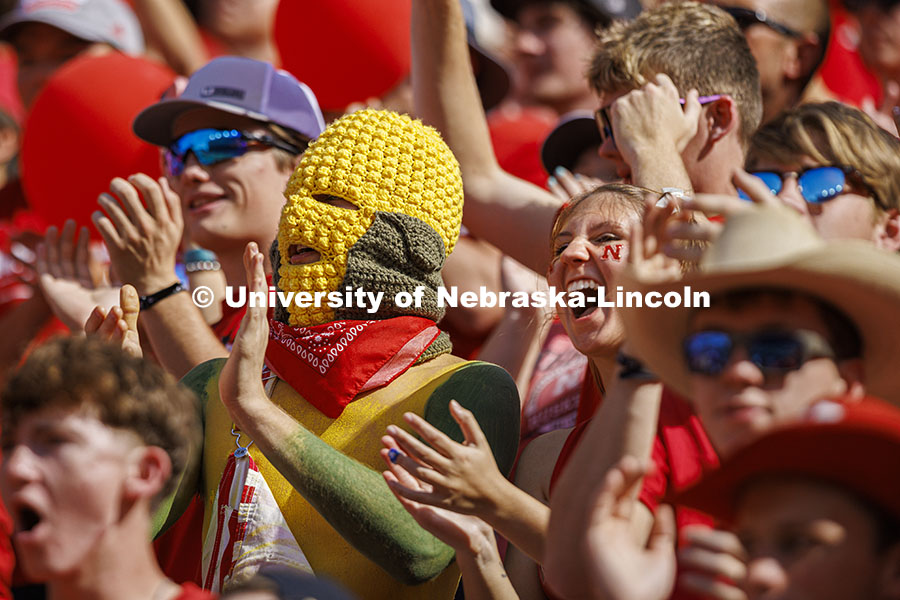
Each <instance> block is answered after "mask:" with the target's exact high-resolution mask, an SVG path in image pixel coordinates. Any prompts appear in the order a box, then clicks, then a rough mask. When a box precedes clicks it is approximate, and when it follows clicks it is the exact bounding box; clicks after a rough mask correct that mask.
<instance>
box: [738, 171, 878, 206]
mask: <svg viewBox="0 0 900 600" xmlns="http://www.w3.org/2000/svg"><path fill="white" fill-rule="evenodd" d="M751 175H753V176H754V177H757V178H758V179H761V180H762V182H763V183H765V184H766V185H767V186H768V187H769V191H770V192H772V194H774V195H776V196H777V195H778V193H779V192H781V188H782V187H783V186H784V178H785V177H786V176H789V175H790V176H796V177H797V186H798V187H799V188H800V194H801V195H802V196H803V199H804V200H806V201H807V202H809V203H810V204H821V203H823V202H828V201H829V200H831V199H833V198H836V197H837V196H840V195H841V194H844V193H846V192H848V191H850V190H849V188H848V186H847V179H848V178H851V179H852V180H853V181H851V182H850V183H851V184H854V185H855V186H856V187H857V188H858V187H862V188H865V189H866V190H867V191H868V192H869V193H870V194H871V195H872V198H873V199H874V200H875V203H876V204H878V206H880V207H882V208H884V206H885V205H884V204H883V203H882V202H881V198H879V197H878V194H877V193H876V192H875V190H874V189H872V186H870V185H869V184H867V183H866V182H865V181H864V180H863V178H862V175H861V174H860V172H859V171H857V170H856V169H855V168H853V167H847V166H829V167H810V168H808V169H804V170H802V171H797V172H785V173H781V172H778V171H753V172H752V173H751ZM738 196H740V197H741V198H742V199H744V200H750V197H749V196H747V194H746V193H744V191H743V190H738Z"/></svg>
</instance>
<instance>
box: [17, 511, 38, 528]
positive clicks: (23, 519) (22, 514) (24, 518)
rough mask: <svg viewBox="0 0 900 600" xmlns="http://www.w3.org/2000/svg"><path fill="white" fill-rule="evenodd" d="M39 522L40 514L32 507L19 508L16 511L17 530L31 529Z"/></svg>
mask: <svg viewBox="0 0 900 600" xmlns="http://www.w3.org/2000/svg"><path fill="white" fill-rule="evenodd" d="M40 522H41V516H40V515H39V514H38V512H37V511H36V510H34V509H31V508H28V507H22V508H20V509H19V510H18V511H17V513H16V525H17V527H16V529H17V530H18V531H26V532H27V531H31V530H32V529H34V528H35V527H37V526H38V524H39V523H40Z"/></svg>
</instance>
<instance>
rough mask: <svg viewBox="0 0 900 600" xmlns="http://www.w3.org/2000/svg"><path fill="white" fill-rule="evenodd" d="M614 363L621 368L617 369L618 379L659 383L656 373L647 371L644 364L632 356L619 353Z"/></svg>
mask: <svg viewBox="0 0 900 600" xmlns="http://www.w3.org/2000/svg"><path fill="white" fill-rule="evenodd" d="M616 362H617V363H619V366H621V367H622V368H621V369H619V379H639V380H641V381H659V377H657V375H656V373H653V372H652V371H648V370H647V369H646V367H644V363H642V362H641V361H639V360H638V359H636V358H635V357H633V356H628V355H627V354H623V353H621V352H619V354H618V355H616Z"/></svg>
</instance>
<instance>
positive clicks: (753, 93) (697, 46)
mask: <svg viewBox="0 0 900 600" xmlns="http://www.w3.org/2000/svg"><path fill="white" fill-rule="evenodd" d="M599 37H600V40H599V41H600V44H599V47H598V49H597V52H596V53H595V54H594V57H593V59H592V61H591V66H590V69H589V71H588V78H589V80H590V83H591V85H592V86H593V88H594V89H595V90H596V91H597V92H598V93H600V94H604V93H620V92H627V91H630V90H634V89H638V88H640V87H642V86H643V85H645V84H646V83H647V82H649V81H651V80H652V79H653V78H654V77H655V76H656V75H657V74H660V73H664V74H666V75H668V76H669V77H670V78H671V79H672V81H673V82H674V83H675V87H677V88H678V90H679V91H680V92H681V94H682V97H683V96H684V95H685V94H687V92H688V91H689V90H691V89H696V90H697V91H698V92H699V93H700V95H701V96H710V95H713V94H727V95H729V96H731V97H732V98H733V99H734V101H735V102H736V103H737V108H738V114H739V115H740V136H741V140H742V142H743V143H744V145H746V144H747V143H748V142H749V140H750V136H751V135H753V132H754V131H756V128H757V127H758V126H759V122H760V119H761V118H762V96H761V95H760V88H759V72H758V71H757V70H756V61H755V60H754V58H753V55H752V54H751V53H750V48H749V46H747V40H746V39H744V34H743V33H741V30H740V29H738V26H737V24H736V23H735V21H734V19H732V18H731V16H729V15H728V14H727V13H725V12H724V11H722V10H721V9H719V8H718V7H716V6H712V5H709V4H700V3H697V2H667V3H665V4H662V5H660V6H658V7H656V8H654V9H653V10H649V11H645V12H643V13H641V14H640V15H638V17H637V18H636V19H634V20H633V21H618V22H616V23H613V24H612V25H611V26H610V27H609V28H607V29H606V30H604V31H601V32H599Z"/></svg>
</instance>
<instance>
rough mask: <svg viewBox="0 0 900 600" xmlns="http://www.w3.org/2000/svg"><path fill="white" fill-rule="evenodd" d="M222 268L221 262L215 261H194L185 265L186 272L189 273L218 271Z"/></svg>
mask: <svg viewBox="0 0 900 600" xmlns="http://www.w3.org/2000/svg"><path fill="white" fill-rule="evenodd" d="M221 268H222V265H221V264H219V261H217V260H216V259H213V260H194V261H191V262H187V263H184V270H185V271H187V272H188V273H196V272H197V271H218V270H220V269H221Z"/></svg>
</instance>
